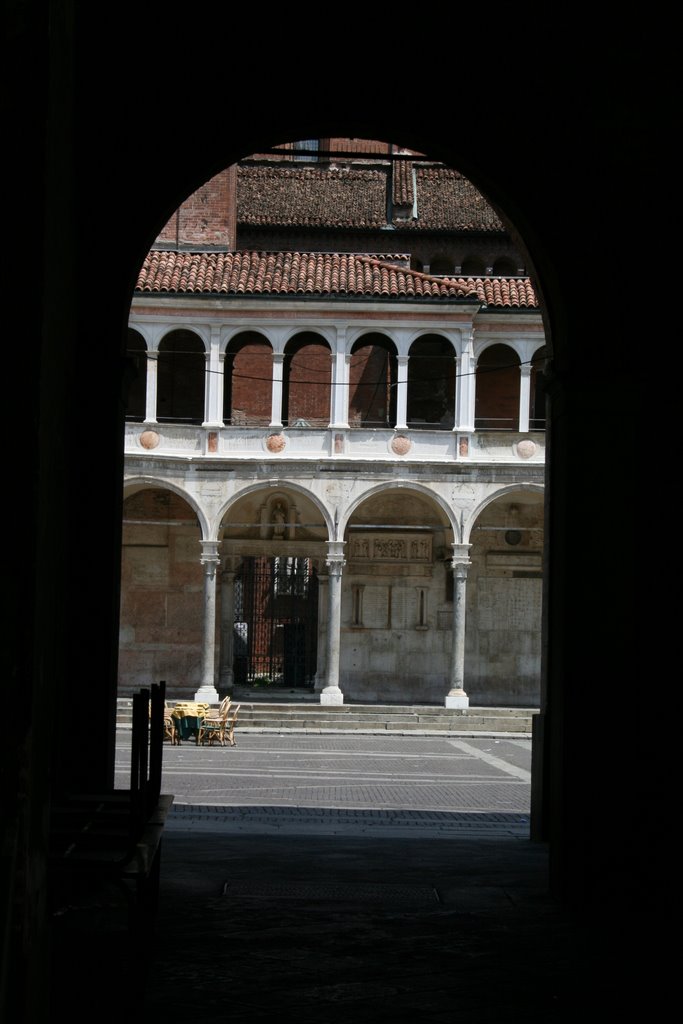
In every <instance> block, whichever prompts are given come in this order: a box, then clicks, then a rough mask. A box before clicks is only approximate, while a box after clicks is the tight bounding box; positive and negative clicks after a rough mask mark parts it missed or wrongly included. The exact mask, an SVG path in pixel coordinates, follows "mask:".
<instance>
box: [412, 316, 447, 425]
mask: <svg viewBox="0 0 683 1024" xmlns="http://www.w3.org/2000/svg"><path fill="white" fill-rule="evenodd" d="M454 421H455V352H454V350H453V346H452V344H451V343H450V342H449V341H448V340H447V339H446V338H442V337H440V336H439V335H424V336H423V337H421V338H418V339H417V340H416V341H414V342H413V344H412V345H411V346H410V359H409V361H408V417H407V422H408V426H410V427H415V428H417V429H425V430H427V429H429V430H452V429H453V425H454Z"/></svg>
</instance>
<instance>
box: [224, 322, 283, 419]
mask: <svg viewBox="0 0 683 1024" xmlns="http://www.w3.org/2000/svg"><path fill="white" fill-rule="evenodd" d="M272 369H273V351H272V347H271V345H270V342H269V341H268V340H267V339H266V338H264V337H263V335H261V334H258V333H257V332H256V331H242V332H240V333H239V334H237V335H236V336H235V337H234V338H231V339H230V341H229V343H228V346H227V348H226V351H225V363H224V385H223V421H224V422H225V423H228V424H230V425H231V426H233V427H243V426H263V425H264V424H268V423H269V422H270V414H271V396H272V381H271V378H272Z"/></svg>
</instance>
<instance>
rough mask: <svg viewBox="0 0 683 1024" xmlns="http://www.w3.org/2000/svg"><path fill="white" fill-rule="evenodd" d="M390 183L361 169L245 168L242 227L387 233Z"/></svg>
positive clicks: (240, 188)
mask: <svg viewBox="0 0 683 1024" xmlns="http://www.w3.org/2000/svg"><path fill="white" fill-rule="evenodd" d="M386 185H387V179H386V174H385V173H384V172H382V171H374V170H358V169H356V168H343V169H338V170H335V169H327V168H319V167H310V166H309V167H292V166H291V165H288V166H287V167H273V166H269V167H239V168H238V170H237V221H238V223H239V224H250V225H259V224H263V225H266V226H268V227H273V226H281V227H293V226H294V225H296V226H297V227H361V228H381V227H383V226H384V225H385V224H386V222H387V213H386V205H387V196H386Z"/></svg>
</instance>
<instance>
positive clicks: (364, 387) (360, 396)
mask: <svg viewBox="0 0 683 1024" xmlns="http://www.w3.org/2000/svg"><path fill="white" fill-rule="evenodd" d="M389 360H390V356H389V354H388V352H387V351H386V349H385V348H383V347H381V346H379V345H364V346H363V347H362V348H358V349H356V350H355V351H354V353H353V355H352V357H351V366H350V368H349V425H350V426H361V425H362V424H364V423H368V424H373V423H374V424H384V423H386V422H387V420H388V418H389V416H390V411H391V406H392V402H391V398H392V396H391V387H390V385H391V377H390V366H389Z"/></svg>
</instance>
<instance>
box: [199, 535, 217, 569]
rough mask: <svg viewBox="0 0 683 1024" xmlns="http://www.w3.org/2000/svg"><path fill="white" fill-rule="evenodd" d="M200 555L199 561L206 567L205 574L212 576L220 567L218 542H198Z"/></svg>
mask: <svg viewBox="0 0 683 1024" xmlns="http://www.w3.org/2000/svg"><path fill="white" fill-rule="evenodd" d="M199 543H200V544H201V548H202V553H201V555H200V558H199V561H200V563H201V565H203V566H205V567H206V571H207V573H210V574H213V573H215V571H216V569H217V568H218V566H219V565H220V562H221V557H220V555H219V553H218V546H219V544H220V541H218V540H200V542H199Z"/></svg>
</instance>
